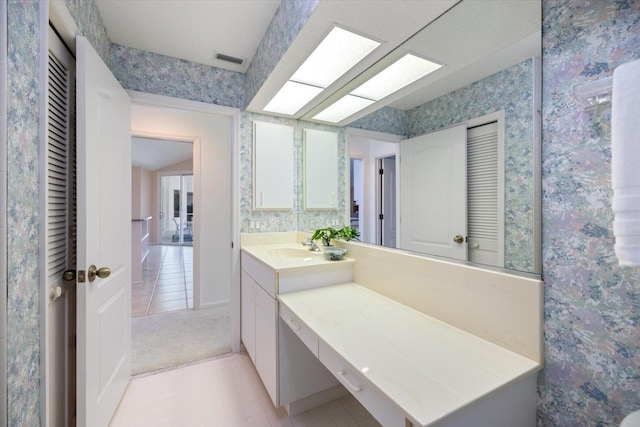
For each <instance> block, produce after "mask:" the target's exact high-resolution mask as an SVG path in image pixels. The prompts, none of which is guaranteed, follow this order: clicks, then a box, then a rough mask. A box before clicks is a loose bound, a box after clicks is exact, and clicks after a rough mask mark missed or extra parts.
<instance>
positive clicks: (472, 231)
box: [467, 122, 501, 265]
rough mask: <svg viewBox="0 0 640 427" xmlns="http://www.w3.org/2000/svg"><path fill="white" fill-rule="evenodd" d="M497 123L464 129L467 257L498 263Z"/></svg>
mask: <svg viewBox="0 0 640 427" xmlns="http://www.w3.org/2000/svg"><path fill="white" fill-rule="evenodd" d="M498 149H499V147H498V123H497V122H493V123H488V124H486V125H482V126H477V127H473V128H470V129H468V131H467V234H468V247H469V260H470V261H473V262H479V263H482V264H490V265H500V264H501V262H500V261H499V260H498V259H497V252H498V244H500V236H499V227H500V224H499V209H500V207H499V199H498V198H499V197H500V194H499V181H498V180H499V165H498V157H499V156H498Z"/></svg>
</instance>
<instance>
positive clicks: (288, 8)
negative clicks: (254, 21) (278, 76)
mask: <svg viewBox="0 0 640 427" xmlns="http://www.w3.org/2000/svg"><path fill="white" fill-rule="evenodd" d="M319 2H320V0H281V3H280V7H279V8H278V10H277V11H276V14H275V16H274V17H273V19H272V20H271V24H269V28H267V31H266V33H265V35H264V37H263V38H262V41H261V42H260V45H259V46H258V49H257V51H256V54H255V56H254V57H253V61H251V65H249V69H248V70H247V87H246V100H247V103H246V104H245V106H246V105H249V103H250V102H251V100H252V99H253V97H254V96H256V94H257V93H258V90H259V89H260V87H261V86H262V85H263V84H264V82H265V81H266V80H267V77H269V74H271V72H272V71H273V69H274V68H275V67H276V64H278V61H280V58H282V55H284V53H285V52H286V50H287V49H288V48H289V46H290V45H291V43H292V42H293V40H294V39H295V37H296V36H297V35H298V32H300V30H301V29H302V27H304V24H306V22H307V20H308V19H309V17H310V16H311V14H312V13H313V11H314V10H315V8H316V6H318V3H319ZM245 106H243V108H244V107H245Z"/></svg>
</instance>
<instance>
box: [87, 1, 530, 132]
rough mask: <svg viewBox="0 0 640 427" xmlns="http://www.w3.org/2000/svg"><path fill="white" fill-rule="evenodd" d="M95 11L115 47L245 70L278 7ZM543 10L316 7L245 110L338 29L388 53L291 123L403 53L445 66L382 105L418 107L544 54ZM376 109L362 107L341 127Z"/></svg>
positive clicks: (126, 5)
mask: <svg viewBox="0 0 640 427" xmlns="http://www.w3.org/2000/svg"><path fill="white" fill-rule="evenodd" d="M96 3H97V6H98V10H99V11H100V15H101V17H102V19H103V22H104V24H105V27H106V30H107V34H108V36H109V39H110V40H111V41H112V42H113V43H117V44H121V45H124V46H129V47H132V48H136V49H141V50H145V51H149V52H154V53H158V54H162V55H167V56H172V57H176V58H181V59H185V60H188V61H192V62H196V63H201V64H206V65H210V66H214V67H219V68H224V69H228V70H232V71H239V72H245V71H246V69H247V68H248V66H249V65H250V63H251V60H252V59H253V57H254V55H255V53H256V50H257V48H258V45H259V44H260V41H261V40H262V38H263V36H264V33H265V31H266V29H267V28H268V26H269V24H270V22H271V20H272V18H273V16H274V14H275V13H276V11H277V9H278V7H279V5H280V0H97V2H96ZM540 3H541V0H500V1H497V0H463V1H459V0H340V1H337V0H320V3H319V5H318V6H317V7H316V9H315V11H314V13H313V14H312V15H311V17H310V19H309V21H308V22H307V23H306V24H305V26H304V27H303V28H302V29H301V30H300V32H299V34H298V35H297V36H296V38H295V39H294V40H293V42H292V43H291V45H290V47H289V48H288V49H287V51H286V52H285V54H284V55H283V57H282V58H281V60H280V61H279V62H278V64H277V65H276V67H275V69H274V70H273V72H272V73H271V75H270V76H269V77H268V78H267V80H266V81H265V82H264V84H263V86H262V87H261V88H260V90H259V91H258V93H257V94H256V96H255V97H254V98H253V99H252V100H249V101H250V104H249V106H248V107H247V110H248V111H253V112H263V111H262V108H263V107H264V106H265V105H266V103H267V102H268V101H269V100H270V99H271V97H272V96H273V95H274V94H275V93H276V92H277V90H278V89H279V88H280V87H281V86H282V84H283V83H284V82H285V81H286V80H287V79H288V78H289V77H290V76H291V75H292V74H293V72H294V71H295V69H296V68H297V67H298V66H299V65H300V64H301V63H302V61H303V60H304V58H305V57H306V56H307V55H308V54H309V53H310V52H311V51H312V50H313V49H314V48H315V46H316V45H317V44H318V43H319V41H320V40H321V39H322V37H323V36H324V35H325V34H327V33H328V31H329V30H330V29H331V28H332V27H333V26H334V25H340V26H341V27H343V28H346V29H350V30H353V31H356V32H358V33H360V34H363V35H366V36H369V37H371V38H374V39H376V40H378V41H381V42H382V45H381V46H380V47H379V48H378V49H376V50H375V51H374V52H373V53H372V54H370V55H369V56H368V57H367V58H365V59H364V60H362V61H361V63H360V64H358V66H357V67H354V69H353V70H351V71H349V72H348V73H346V74H345V75H344V76H343V77H342V78H340V79H338V81H336V82H335V83H334V84H333V85H331V86H330V87H329V88H328V89H329V90H327V91H325V92H327V93H325V94H322V95H320V96H319V97H318V98H317V99H315V100H314V101H312V102H311V103H310V104H309V105H307V106H306V107H305V108H303V109H302V110H301V111H300V112H299V113H298V114H297V115H295V116H290V117H293V118H297V119H306V120H309V117H310V116H312V115H313V114H314V113H315V112H317V111H318V109H319V108H322V106H323V105H326V104H327V103H330V102H331V101H332V100H335V99H336V98H337V97H340V96H341V95H342V94H344V93H347V92H348V91H349V90H350V89H352V88H353V87H354V86H356V85H357V84H359V82H360V81H362V80H363V79H365V78H367V77H368V76H370V75H371V74H372V73H374V72H376V70H380V69H381V67H382V66H383V65H384V64H388V63H389V62H391V61H392V60H394V59H395V58H398V57H399V56H400V55H402V54H403V53H404V52H407V51H411V52H413V53H417V54H418V55H419V56H423V57H426V58H429V59H433V60H435V61H436V62H439V63H443V64H445V66H444V67H442V68H441V69H440V70H438V71H437V72H435V73H433V74H431V75H429V76H427V77H425V78H423V79H421V80H419V81H418V82H416V83H415V84H414V85H412V86H411V87H410V88H407V89H405V90H403V91H400V92H399V93H397V94H394V95H391V96H390V97H388V98H387V99H385V100H383V101H384V102H385V104H386V105H390V106H393V107H395V108H400V109H405V110H408V109H411V108H414V107H416V106H418V105H421V104H424V103H425V102H427V101H429V100H431V99H434V98H436V97H438V96H441V95H443V94H445V93H448V92H450V91H452V90H455V89H457V88H460V87H463V86H465V85H468V84H470V83H472V82H474V81H477V80H480V79H482V78H484V77H486V76H489V75H491V74H493V73H495V72H497V71H499V70H501V69H503V68H505V67H508V66H511V65H514V64H517V63H519V62H522V61H523V60H524V59H527V58H530V57H532V56H540V52H541V32H540V29H541V22H540V21H541V5H540ZM449 8H451V9H450V10H447V9H449ZM444 12H446V13H444ZM443 13H444V15H442V14H443ZM441 15H442V16H441ZM214 52H220V53H224V54H227V55H231V56H235V57H241V58H245V59H246V60H245V62H244V63H243V64H242V66H238V65H234V64H231V63H229V62H224V61H219V60H214V59H213V55H214ZM332 94H333V95H332ZM375 108H379V106H376V107H375ZM373 110H374V108H373V107H372V108H369V109H366V110H364V111H363V112H361V113H359V114H358V115H355V116H352V117H350V118H349V119H347V120H345V121H344V122H343V123H339V125H346V124H348V123H349V122H350V121H353V120H356V119H358V118H360V117H362V116H364V115H366V114H368V113H370V112H372V111H373Z"/></svg>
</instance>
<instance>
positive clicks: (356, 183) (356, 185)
mask: <svg viewBox="0 0 640 427" xmlns="http://www.w3.org/2000/svg"><path fill="white" fill-rule="evenodd" d="M349 163H350V166H351V167H350V172H349V174H350V206H351V208H350V209H349V221H350V224H349V225H351V227H353V228H355V229H356V230H358V231H359V232H360V234H362V230H361V226H360V225H361V224H362V209H360V207H361V206H362V203H363V201H364V174H363V170H362V167H363V161H362V159H357V158H351V159H350V161H349Z"/></svg>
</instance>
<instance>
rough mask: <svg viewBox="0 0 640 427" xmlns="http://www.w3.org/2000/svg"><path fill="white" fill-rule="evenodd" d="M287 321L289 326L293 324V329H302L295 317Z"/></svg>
mask: <svg viewBox="0 0 640 427" xmlns="http://www.w3.org/2000/svg"><path fill="white" fill-rule="evenodd" d="M287 323H288V324H289V326H291V329H293V330H294V331H299V330H300V326H298V325H296V324H295V322H294V321H293V319H289V320H287Z"/></svg>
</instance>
